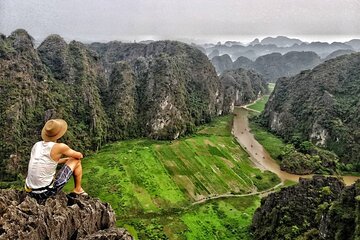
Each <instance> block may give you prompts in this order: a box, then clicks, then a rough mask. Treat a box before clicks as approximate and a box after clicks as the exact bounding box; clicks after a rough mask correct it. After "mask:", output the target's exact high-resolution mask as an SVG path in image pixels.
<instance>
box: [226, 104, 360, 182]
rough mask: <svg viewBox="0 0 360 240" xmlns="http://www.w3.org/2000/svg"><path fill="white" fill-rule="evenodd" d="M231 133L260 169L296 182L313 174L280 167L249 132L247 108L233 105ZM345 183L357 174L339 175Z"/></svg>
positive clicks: (353, 179)
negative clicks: (290, 171)
mask: <svg viewBox="0 0 360 240" xmlns="http://www.w3.org/2000/svg"><path fill="white" fill-rule="evenodd" d="M234 114H235V116H234V122H233V129H232V133H233V135H234V136H235V138H236V140H237V141H238V142H239V144H240V145H241V146H242V147H243V148H244V149H245V150H246V151H247V152H248V154H249V155H250V159H251V161H252V162H253V163H254V165H255V166H256V167H258V168H260V169H262V170H269V171H271V172H273V173H275V174H276V175H278V176H279V178H280V179H281V180H282V181H285V180H291V181H295V182H298V181H299V178H300V177H302V178H310V177H311V176H313V175H297V174H291V173H288V172H285V171H282V170H281V169H280V166H279V164H278V163H277V162H276V161H275V160H274V159H273V158H272V157H271V156H270V155H269V153H268V152H267V151H266V150H265V149H264V148H263V146H262V145H261V144H260V143H259V142H258V141H257V140H256V139H255V137H254V135H253V134H252V133H251V132H250V127H249V119H248V110H247V109H245V108H244V107H235V109H234ZM341 177H342V178H343V180H344V182H345V184H346V185H351V184H352V183H354V182H355V181H356V180H358V179H360V177H357V176H341Z"/></svg>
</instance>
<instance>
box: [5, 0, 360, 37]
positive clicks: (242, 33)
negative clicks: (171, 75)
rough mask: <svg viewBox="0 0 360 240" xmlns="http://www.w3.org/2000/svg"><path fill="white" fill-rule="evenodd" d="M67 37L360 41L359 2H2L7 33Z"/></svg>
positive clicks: (154, 0) (70, 0)
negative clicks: (17, 31) (282, 37)
mask: <svg viewBox="0 0 360 240" xmlns="http://www.w3.org/2000/svg"><path fill="white" fill-rule="evenodd" d="M17 28H24V29H26V30H27V31H28V32H29V33H30V34H31V35H32V36H33V37H34V38H36V39H38V40H39V39H43V38H45V37H46V36H47V35H49V34H52V33H57V34H60V35H62V36H63V37H64V38H66V39H67V40H70V39H77V40H83V41H99V40H100V41H106V40H114V39H117V40H125V41H133V40H136V41H139V40H144V39H179V40H182V39H185V38H186V39H193V40H196V41H198V42H199V41H200V42H205V41H217V40H221V41H224V40H240V41H243V42H246V41H250V40H252V39H253V38H254V37H259V38H263V37H266V36H277V35H287V36H291V37H299V38H301V39H303V40H307V41H310V40H322V41H324V40H328V41H335V40H337V41H343V40H348V39H351V38H360V0H247V1H245V0H0V32H2V33H4V34H6V35H8V34H10V33H11V32H12V31H13V30H15V29H17Z"/></svg>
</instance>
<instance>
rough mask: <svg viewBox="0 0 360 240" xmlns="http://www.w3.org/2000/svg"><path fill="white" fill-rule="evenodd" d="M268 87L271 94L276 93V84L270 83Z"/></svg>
mask: <svg viewBox="0 0 360 240" xmlns="http://www.w3.org/2000/svg"><path fill="white" fill-rule="evenodd" d="M268 87H269V93H272V91H274V88H275V83H268Z"/></svg>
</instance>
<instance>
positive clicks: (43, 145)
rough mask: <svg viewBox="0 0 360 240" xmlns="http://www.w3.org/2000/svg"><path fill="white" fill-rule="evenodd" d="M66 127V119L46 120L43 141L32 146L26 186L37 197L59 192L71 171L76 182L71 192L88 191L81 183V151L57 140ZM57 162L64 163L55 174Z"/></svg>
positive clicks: (42, 198) (46, 196)
mask: <svg viewBox="0 0 360 240" xmlns="http://www.w3.org/2000/svg"><path fill="white" fill-rule="evenodd" d="M66 130H67V123H66V122H65V121H64V120H62V119H52V120H49V121H47V122H46V124H45V126H44V127H43V129H42V131H41V137H42V139H43V141H40V142H37V143H35V144H34V146H33V148H32V150H31V157H30V162H29V167H28V174H27V177H26V181H25V190H26V192H28V193H29V194H30V196H32V197H34V198H36V199H38V200H45V199H47V198H48V197H50V196H53V195H55V194H56V193H57V192H59V191H60V190H61V189H62V188H63V187H64V185H65V184H66V183H67V182H68V181H69V179H70V177H71V175H74V182H75V188H74V190H73V192H74V193H75V194H81V195H87V194H86V193H85V191H84V190H83V189H82V187H81V178H82V167H81V159H82V158H83V155H82V153H81V152H77V151H74V150H72V149H71V148H70V147H69V146H67V145H66V144H64V143H57V141H58V140H59V138H61V137H62V136H63V135H64V134H65V132H66ZM62 156H66V158H62ZM59 163H60V164H61V163H64V166H63V167H62V168H61V169H60V170H59V171H58V173H57V174H56V177H55V173H56V167H57V165H58V164H59Z"/></svg>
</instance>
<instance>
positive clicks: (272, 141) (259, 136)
mask: <svg viewBox="0 0 360 240" xmlns="http://www.w3.org/2000/svg"><path fill="white" fill-rule="evenodd" d="M250 129H251V132H252V133H253V134H254V137H255V139H256V140H257V141H258V142H259V143H260V144H261V145H262V146H263V147H264V148H265V149H266V151H267V152H268V153H269V154H270V156H271V157H272V158H273V159H275V160H279V159H280V156H281V155H282V153H283V149H284V147H285V146H286V144H285V143H284V141H283V140H282V139H281V138H279V137H278V136H276V135H274V134H272V133H270V132H269V131H268V130H266V129H265V128H263V127H262V126H260V124H258V123H257V122H256V121H254V120H252V121H250Z"/></svg>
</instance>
